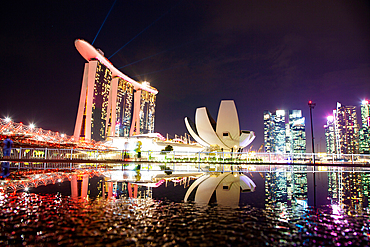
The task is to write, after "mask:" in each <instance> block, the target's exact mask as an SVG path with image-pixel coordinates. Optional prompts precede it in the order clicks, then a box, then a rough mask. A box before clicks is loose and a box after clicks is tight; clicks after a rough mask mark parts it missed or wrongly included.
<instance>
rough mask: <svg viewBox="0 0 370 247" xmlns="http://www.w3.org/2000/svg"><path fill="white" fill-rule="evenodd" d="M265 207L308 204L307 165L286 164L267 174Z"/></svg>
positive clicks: (302, 205) (303, 205)
mask: <svg viewBox="0 0 370 247" xmlns="http://www.w3.org/2000/svg"><path fill="white" fill-rule="evenodd" d="M265 178H266V179H265V195H266V197H265V207H266V208H275V207H276V206H277V207H280V208H281V209H283V208H287V207H288V206H292V207H306V206H307V198H308V197H307V167H306V166H284V167H280V168H278V169H276V170H273V171H270V172H266V174H265Z"/></svg>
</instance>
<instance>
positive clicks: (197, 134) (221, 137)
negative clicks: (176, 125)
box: [185, 100, 255, 149]
mask: <svg viewBox="0 0 370 247" xmlns="http://www.w3.org/2000/svg"><path fill="white" fill-rule="evenodd" d="M185 125H186V128H187V129H188V131H189V133H190V135H191V136H192V137H193V138H194V140H196V141H197V142H198V143H199V144H201V145H202V146H206V147H209V146H211V145H218V146H219V147H220V148H222V149H239V148H244V147H246V146H248V145H249V144H250V143H251V142H252V141H253V140H254V138H255V135H254V132H253V131H245V130H242V131H240V129H239V118H238V113H237V111H236V107H235V103H234V101H233V100H223V101H221V104H220V108H219V111H218V116H217V123H216V122H215V121H214V119H213V118H212V117H211V115H210V114H209V112H208V110H207V108H206V107H201V108H198V109H197V110H196V112H195V124H194V123H193V122H192V121H191V120H190V119H189V118H188V117H186V118H185Z"/></svg>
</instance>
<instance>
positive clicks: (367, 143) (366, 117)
mask: <svg viewBox="0 0 370 247" xmlns="http://www.w3.org/2000/svg"><path fill="white" fill-rule="evenodd" d="M369 126H370V102H369V101H368V100H364V101H362V104H361V129H360V133H359V152H360V154H369V153H370V132H369V131H370V129H369Z"/></svg>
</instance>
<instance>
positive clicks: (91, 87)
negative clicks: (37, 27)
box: [74, 40, 158, 141]
mask: <svg viewBox="0 0 370 247" xmlns="http://www.w3.org/2000/svg"><path fill="white" fill-rule="evenodd" d="M75 46H76V48H77V50H78V51H79V52H80V54H81V55H82V56H83V57H84V58H85V59H86V60H87V61H88V63H86V64H85V70H84V74H83V80H82V87H81V95H80V103H79V107H78V112H77V119H76V125H75V130H74V137H75V139H84V140H91V139H93V140H95V141H102V140H105V139H106V138H107V137H108V136H120V137H122V136H126V137H127V136H132V135H135V134H147V133H153V132H154V116H155V101H156V94H157V93H158V91H157V90H156V89H155V88H153V87H150V86H149V84H148V83H142V84H141V83H139V82H137V81H135V80H133V79H131V78H129V77H128V76H126V75H124V74H123V73H122V72H121V71H119V70H118V69H116V68H115V67H114V66H113V65H112V64H111V63H110V62H109V61H108V60H107V59H106V58H105V57H104V55H103V54H102V52H101V51H98V50H96V49H95V48H94V47H93V46H91V45H90V44H89V43H87V42H86V41H83V40H76V41H75Z"/></svg>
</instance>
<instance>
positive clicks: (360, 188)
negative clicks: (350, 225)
mask: <svg viewBox="0 0 370 247" xmlns="http://www.w3.org/2000/svg"><path fill="white" fill-rule="evenodd" d="M369 192H370V174H368V173H365V172H355V171H346V168H343V167H338V168H337V167H329V170H328V199H329V200H330V201H331V204H332V205H340V206H343V205H347V206H348V208H349V209H350V210H353V211H355V212H362V210H363V208H364V207H368V206H369Z"/></svg>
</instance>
